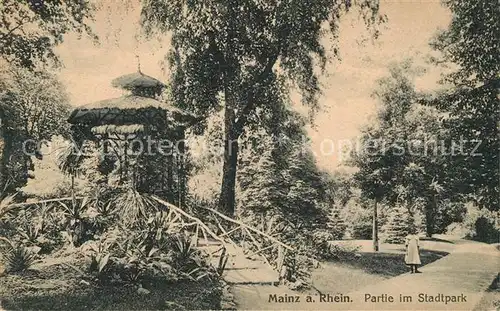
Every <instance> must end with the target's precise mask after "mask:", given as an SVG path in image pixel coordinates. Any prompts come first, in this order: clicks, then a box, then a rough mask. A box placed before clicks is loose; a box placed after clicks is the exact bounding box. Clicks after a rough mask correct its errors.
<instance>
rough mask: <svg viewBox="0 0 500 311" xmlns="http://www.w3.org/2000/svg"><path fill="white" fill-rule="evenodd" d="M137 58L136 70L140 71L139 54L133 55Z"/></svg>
mask: <svg viewBox="0 0 500 311" xmlns="http://www.w3.org/2000/svg"><path fill="white" fill-rule="evenodd" d="M135 57H136V58H137V71H138V72H139V73H141V59H140V58H139V55H135Z"/></svg>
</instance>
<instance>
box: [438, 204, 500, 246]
mask: <svg viewBox="0 0 500 311" xmlns="http://www.w3.org/2000/svg"><path fill="white" fill-rule="evenodd" d="M465 209H466V210H467V212H466V213H465V216H464V220H463V221H462V222H461V223H452V224H451V225H449V226H448V227H447V233H448V234H453V235H458V236H460V237H463V238H469V239H473V240H477V241H481V242H486V243H498V242H499V241H500V226H499V224H498V223H495V220H496V219H498V215H497V214H496V213H495V212H493V211H489V210H487V209H486V208H483V209H480V208H479V207H477V206H476V205H474V204H473V203H471V202H469V203H467V204H465Z"/></svg>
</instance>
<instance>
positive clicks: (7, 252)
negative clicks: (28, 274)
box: [0, 237, 35, 272]
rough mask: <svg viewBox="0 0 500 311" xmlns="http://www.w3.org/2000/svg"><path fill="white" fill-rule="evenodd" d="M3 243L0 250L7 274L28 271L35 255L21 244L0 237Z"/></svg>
mask: <svg viewBox="0 0 500 311" xmlns="http://www.w3.org/2000/svg"><path fill="white" fill-rule="evenodd" d="M0 241H3V242H5V243H4V245H3V247H2V248H0V254H1V256H2V259H3V262H4V263H5V266H6V268H7V271H9V272H22V271H26V270H28V269H29V268H30V267H31V266H32V265H33V263H34V261H35V254H34V253H33V252H31V251H30V250H28V249H27V248H26V247H24V246H23V245H21V244H15V243H13V242H12V241H10V240H9V239H7V238H3V237H0Z"/></svg>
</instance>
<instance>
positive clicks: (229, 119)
mask: <svg viewBox="0 0 500 311" xmlns="http://www.w3.org/2000/svg"><path fill="white" fill-rule="evenodd" d="M228 102H229V101H228V98H227V97H226V104H228ZM232 107H234V106H233V105H230V104H229V105H227V106H226V109H225V112H224V165H223V167H222V185H221V191H220V198H219V206H220V209H221V211H222V212H223V213H225V214H226V215H228V216H234V212H235V198H236V196H235V188H236V170H237V166H238V137H239V133H238V132H237V131H236V129H235V114H234V109H233V108H232Z"/></svg>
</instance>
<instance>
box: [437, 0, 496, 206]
mask: <svg viewBox="0 0 500 311" xmlns="http://www.w3.org/2000/svg"><path fill="white" fill-rule="evenodd" d="M444 4H445V5H446V6H447V7H448V8H449V9H450V10H451V12H452V13H453V18H452V21H451V23H450V25H449V27H448V29H446V30H444V31H442V32H441V33H439V34H438V35H437V36H436V39H435V40H433V41H432V42H431V46H433V47H434V48H435V49H436V50H438V51H440V52H442V59H440V60H439V61H440V62H448V63H454V64H455V65H458V69H457V70H455V71H454V72H452V73H451V74H447V75H445V76H444V80H445V81H446V82H449V83H451V84H452V85H453V87H452V88H450V89H449V90H447V91H446V92H444V93H442V94H439V95H438V96H437V98H436V99H435V100H434V101H432V104H433V105H435V106H436V107H438V108H440V109H441V110H443V111H445V112H447V113H449V114H450V118H449V119H448V120H447V121H446V124H445V126H446V128H448V129H449V131H450V140H451V141H455V142H457V141H465V142H466V145H465V146H464V147H465V148H464V149H465V150H467V153H468V154H467V155H465V156H463V157H454V158H452V161H451V163H449V167H448V168H447V169H448V170H449V171H450V174H453V175H454V176H455V179H454V182H453V183H452V186H453V191H452V193H455V194H458V195H456V196H455V197H457V196H466V197H467V198H466V199H472V200H474V201H475V202H476V203H478V204H479V205H480V206H483V207H487V208H488V209H491V210H498V208H499V206H500V203H499V197H498V191H499V190H500V189H499V187H498V180H499V178H500V175H499V169H498V163H499V158H498V156H499V155H498V150H499V148H500V146H499V137H498V115H499V113H500V108H499V105H498V98H499V97H498V95H499V89H500V53H499V48H500V36H498V34H499V33H500V14H499V13H500V10H499V8H498V3H495V2H494V1H493V2H492V1H488V0H479V1H472V0H468V1H459V0H445V1H444ZM455 199H461V198H460V197H458V198H455Z"/></svg>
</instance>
